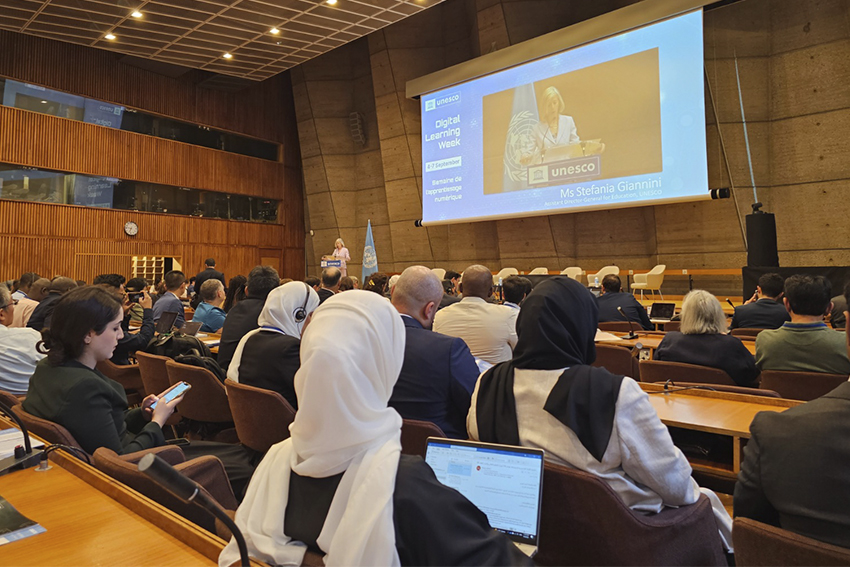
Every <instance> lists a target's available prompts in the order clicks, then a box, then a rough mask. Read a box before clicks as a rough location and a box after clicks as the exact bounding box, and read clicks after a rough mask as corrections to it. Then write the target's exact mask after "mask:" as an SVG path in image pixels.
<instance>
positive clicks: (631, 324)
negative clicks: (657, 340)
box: [617, 305, 638, 340]
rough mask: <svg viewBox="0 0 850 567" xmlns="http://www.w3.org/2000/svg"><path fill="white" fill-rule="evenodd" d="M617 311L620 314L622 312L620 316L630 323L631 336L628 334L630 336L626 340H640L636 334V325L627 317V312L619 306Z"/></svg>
mask: <svg viewBox="0 0 850 567" xmlns="http://www.w3.org/2000/svg"><path fill="white" fill-rule="evenodd" d="M617 311H619V312H620V315H622V316H623V318H624V319H625V320H626V321H628V323H629V334H628V336H627V337H626V339H628V340H632V339H636V338H638V335H637V333H635V328H634V323H632V320H631V319H629V317H628V315H626V312H625V311H623V308H622V307H621V306H619V305H618V306H617Z"/></svg>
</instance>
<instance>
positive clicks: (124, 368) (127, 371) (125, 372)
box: [97, 360, 145, 406]
mask: <svg viewBox="0 0 850 567" xmlns="http://www.w3.org/2000/svg"><path fill="white" fill-rule="evenodd" d="M97 369H98V370H100V371H101V372H102V373H103V374H105V375H106V377H107V378H111V379H113V380H115V381H116V382H118V383H119V384H121V386H122V387H123V388H124V393H125V394H126V395H127V404H128V405H129V406H137V405H139V404H141V403H142V400H143V399H144V398H145V385H144V383H143V382H142V373H141V371H140V370H139V365H138V364H128V365H122V364H115V363H114V362H112V361H111V360H101V361H100V362H98V363H97Z"/></svg>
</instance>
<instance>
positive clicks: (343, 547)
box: [218, 290, 405, 567]
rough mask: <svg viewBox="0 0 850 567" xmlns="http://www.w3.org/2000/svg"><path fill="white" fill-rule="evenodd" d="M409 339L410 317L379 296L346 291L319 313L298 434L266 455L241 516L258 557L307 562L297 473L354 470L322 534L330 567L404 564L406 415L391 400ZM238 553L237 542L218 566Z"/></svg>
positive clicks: (301, 383)
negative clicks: (400, 512)
mask: <svg viewBox="0 0 850 567" xmlns="http://www.w3.org/2000/svg"><path fill="white" fill-rule="evenodd" d="M340 329H345V332H344V333H340ZM404 341H405V332H404V323H403V322H402V320H401V316H400V315H399V314H398V312H397V311H396V310H395V308H393V306H392V305H391V304H389V303H387V302H386V301H384V299H383V298H382V297H380V296H379V295H377V294H375V293H372V292H369V291H360V290H351V291H348V292H346V293H342V294H337V295H334V296H333V297H331V298H329V299H328V300H326V301H325V302H324V303H323V304H322V306H321V307H320V308H318V309H317V310H316V312H315V314H314V315H313V321H312V322H311V323H310V326H309V327H308V329H307V332H306V333H305V334H304V337H303V340H302V342H301V368H300V369H299V370H298V372H297V374H296V375H295V393H296V395H297V396H298V412H297V413H296V414H295V421H294V422H293V423H292V425H291V426H290V428H289V430H290V432H291V433H292V436H291V437H290V438H289V439H287V440H285V441H282V442H281V443H278V444H277V445H274V446H273V447H272V448H271V449H270V450H269V452H268V453H267V454H266V456H265V458H264V459H263V461H262V462H261V463H260V466H259V467H258V468H257V470H256V472H255V473H254V476H253V478H252V479H251V483H250V485H249V486H248V491H247V494H246V495H245V499H244V500H243V501H242V504H241V505H240V506H239V509H238V510H237V512H236V523H237V524H238V525H239V528H240V529H241V530H242V531H243V533H244V534H245V539H246V541H247V543H248V550H249V553H250V554H251V555H252V556H254V557H256V558H257V559H260V560H261V561H265V562H267V563H270V564H273V565H300V564H301V561H302V559H303V557H304V552H305V550H306V547H305V545H304V544H303V543H300V542H293V541H291V540H290V539H289V538H288V537H287V536H285V535H284V525H283V524H284V515H285V511H286V503H287V500H288V498H289V478H290V472H291V471H295V472H296V473H298V474H299V475H304V476H309V477H314V478H325V477H328V476H331V475H335V474H338V473H341V472H343V471H345V473H344V474H343V476H342V480H341V481H340V483H339V487H338V488H337V490H336V493H335V495H334V498H333V501H332V502H331V506H330V509H329V511H328V516H327V518H326V519H325V523H324V526H323V527H322V531H321V533H320V534H319V537H318V539H317V543H318V545H319V547H320V548H321V549H322V550H323V551H324V552H325V553H326V556H325V565H327V566H329V567H331V566H335V565H399V564H400V563H399V557H398V552H397V551H396V546H395V528H394V524H393V491H394V489H395V477H396V472H397V470H398V461H399V455H400V454H401V417H400V416H399V415H398V413H397V412H396V411H395V410H394V409H392V408H389V407H387V401H388V400H389V399H390V394H392V391H393V387H394V386H395V383H396V381H397V380H398V375H399V372H401V365H402V362H403V360H404ZM238 558H239V554H238V549H237V547H236V542H235V541H234V540H232V539H231V541H230V543H229V544H228V545H227V547H225V548H224V550H223V551H222V552H221V555H220V556H219V560H218V562H219V565H221V566H227V565H231V564H232V563H233V562H234V561H236V560H238Z"/></svg>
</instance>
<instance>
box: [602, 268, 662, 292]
mask: <svg viewBox="0 0 850 567" xmlns="http://www.w3.org/2000/svg"><path fill="white" fill-rule="evenodd" d="M666 269H667V265H666V264H658V265H657V266H655V267H654V268H652V269H651V270H650V271H649V272H648V273H646V274H635V279H634V282H632V291H634V290H636V289H639V290H640V298H641V299H643V292H644V290H648V291H651V292H652V297H653V298H654V297H655V292H656V291H657V292H658V295H660V296H661V301H664V294H663V293H661V283H662V282H663V281H664V270H666ZM600 281H601V280H600Z"/></svg>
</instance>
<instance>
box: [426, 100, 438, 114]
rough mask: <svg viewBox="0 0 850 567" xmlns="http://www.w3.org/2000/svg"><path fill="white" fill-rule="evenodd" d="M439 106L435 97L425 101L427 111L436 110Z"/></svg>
mask: <svg viewBox="0 0 850 567" xmlns="http://www.w3.org/2000/svg"><path fill="white" fill-rule="evenodd" d="M435 108H437V101H436V100H434V99H431V100H426V101H425V111H426V112H427V111H429V110H434V109H435Z"/></svg>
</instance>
